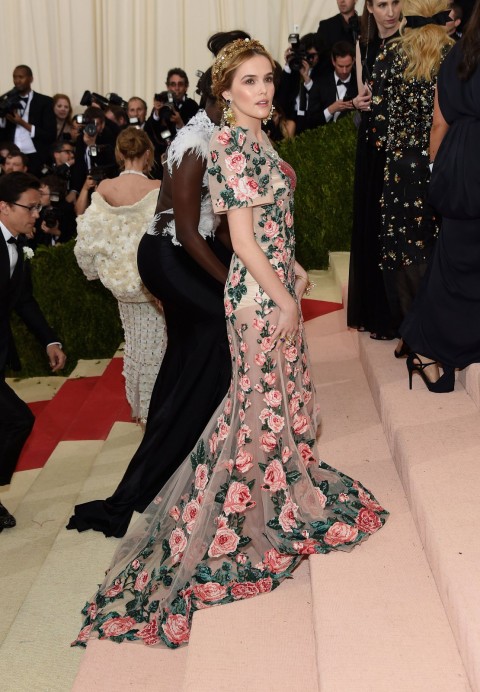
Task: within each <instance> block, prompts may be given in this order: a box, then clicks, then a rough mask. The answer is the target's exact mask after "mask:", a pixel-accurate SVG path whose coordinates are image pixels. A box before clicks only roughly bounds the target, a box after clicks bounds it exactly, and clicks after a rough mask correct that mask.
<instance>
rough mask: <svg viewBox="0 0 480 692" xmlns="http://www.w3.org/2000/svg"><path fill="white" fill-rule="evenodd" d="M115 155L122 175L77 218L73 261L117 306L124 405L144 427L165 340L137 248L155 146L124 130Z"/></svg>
mask: <svg viewBox="0 0 480 692" xmlns="http://www.w3.org/2000/svg"><path fill="white" fill-rule="evenodd" d="M115 155H116V158H117V162H118V164H119V166H120V168H122V169H123V170H122V171H121V173H120V175H119V176H118V177H116V178H110V179H107V180H102V182H101V183H100V185H99V186H98V188H97V190H96V192H94V193H93V195H92V203H91V205H90V206H89V207H88V209H87V210H86V212H85V213H84V214H82V215H81V216H79V217H78V218H77V230H78V238H77V243H76V246H75V256H76V258H77V261H78V264H79V265H80V267H81V269H82V270H83V272H84V274H85V275H86V277H87V279H100V281H101V282H102V283H103V285H104V286H105V287H106V288H108V289H109V290H110V291H112V293H113V295H114V296H115V298H116V299H117V300H118V307H119V310H120V317H121V320H122V325H123V329H124V333H125V355H124V370H123V374H124V376H125V386H126V393H127V399H128V402H129V404H130V406H131V408H132V417H133V418H136V419H140V420H141V421H144V420H146V417H147V413H148V406H149V403H150V396H151V393H152V389H153V385H154V384H155V379H156V376H157V373H158V371H159V369H160V364H161V362H162V359H163V355H164V353H165V349H166V343H167V339H166V331H165V320H164V317H163V312H162V311H161V309H160V308H159V307H158V304H157V302H155V301H154V298H153V296H152V295H151V294H150V293H149V292H148V291H147V290H146V289H145V287H144V286H143V284H142V282H141V279H140V276H139V274H138V269H137V248H138V243H139V241H140V239H141V237H142V236H143V234H144V233H145V231H146V229H147V226H148V224H149V223H150V221H151V220H152V218H153V216H154V213H155V207H156V203H157V197H158V191H159V187H160V181H158V180H152V179H150V178H149V177H148V173H149V171H150V169H151V167H152V163H153V144H152V143H151V141H150V139H149V138H148V137H147V135H146V134H145V133H144V132H143V130H137V129H136V128H135V127H128V128H127V129H126V130H123V132H121V133H120V135H119V136H118V139H117V144H116V149H115Z"/></svg>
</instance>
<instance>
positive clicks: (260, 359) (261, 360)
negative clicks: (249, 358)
mask: <svg viewBox="0 0 480 692" xmlns="http://www.w3.org/2000/svg"><path fill="white" fill-rule="evenodd" d="M266 360H267V358H266V356H265V354H264V353H256V354H255V364H256V365H258V367H259V368H261V367H262V366H264V365H265V362H266Z"/></svg>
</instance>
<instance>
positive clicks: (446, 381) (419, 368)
mask: <svg viewBox="0 0 480 692" xmlns="http://www.w3.org/2000/svg"><path fill="white" fill-rule="evenodd" d="M415 359H416V361H417V362H415ZM435 364H436V361H435V360H429V361H428V362H427V363H423V362H422V361H421V360H420V358H419V357H418V356H417V354H416V353H414V352H413V351H411V352H410V353H409V355H408V358H407V368H408V382H409V386H410V389H411V388H412V377H413V373H414V372H418V374H419V375H420V377H421V378H422V380H423V382H424V384H425V386H426V388H427V389H428V391H429V392H435V393H437V394H446V393H447V392H453V390H454V387H455V370H454V369H453V368H444V370H443V375H442V376H441V377H439V378H438V380H437V381H436V382H431V380H429V379H428V377H427V376H426V375H425V372H424V370H425V368H427V367H428V366H429V365H435Z"/></svg>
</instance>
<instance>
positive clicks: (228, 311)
mask: <svg viewBox="0 0 480 692" xmlns="http://www.w3.org/2000/svg"><path fill="white" fill-rule="evenodd" d="M224 305H225V315H226V317H230V315H232V314H233V305H232V303H231V301H229V300H228V298H227V299H226V300H225V303H224Z"/></svg>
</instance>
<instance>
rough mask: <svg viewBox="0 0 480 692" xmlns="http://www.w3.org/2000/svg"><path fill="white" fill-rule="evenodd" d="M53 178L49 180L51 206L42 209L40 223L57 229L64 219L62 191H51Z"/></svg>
mask: <svg viewBox="0 0 480 692" xmlns="http://www.w3.org/2000/svg"><path fill="white" fill-rule="evenodd" d="M52 180H53V179H52V178H51V177H49V178H48V182H49V187H50V204H49V205H48V207H42V209H41V211H40V223H44V224H45V226H46V227H47V228H55V226H59V225H60V220H61V218H62V211H61V209H60V207H59V204H60V197H61V195H60V191H59V190H53V189H51V186H52Z"/></svg>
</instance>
